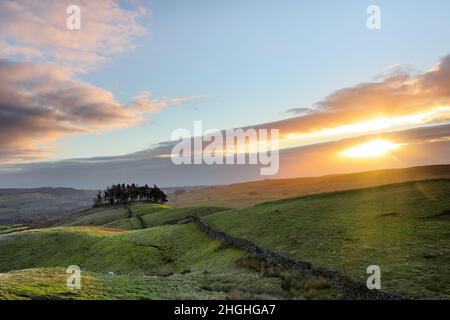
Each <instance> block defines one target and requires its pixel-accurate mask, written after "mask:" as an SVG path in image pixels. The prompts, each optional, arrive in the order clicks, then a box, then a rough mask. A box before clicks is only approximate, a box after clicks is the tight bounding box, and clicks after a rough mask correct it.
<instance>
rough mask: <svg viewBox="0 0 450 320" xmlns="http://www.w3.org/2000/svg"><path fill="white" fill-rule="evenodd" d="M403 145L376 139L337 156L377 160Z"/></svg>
mask: <svg viewBox="0 0 450 320" xmlns="http://www.w3.org/2000/svg"><path fill="white" fill-rule="evenodd" d="M404 145H405V144H403V143H393V142H391V141H387V140H382V139H377V140H373V141H370V142H367V143H363V144H360V145H357V146H354V147H352V148H350V149H347V150H344V151H341V152H340V153H339V154H340V155H342V156H344V157H348V158H378V157H383V156H386V155H387V154H389V153H390V152H391V151H394V150H397V149H399V148H401V147H402V146H404Z"/></svg>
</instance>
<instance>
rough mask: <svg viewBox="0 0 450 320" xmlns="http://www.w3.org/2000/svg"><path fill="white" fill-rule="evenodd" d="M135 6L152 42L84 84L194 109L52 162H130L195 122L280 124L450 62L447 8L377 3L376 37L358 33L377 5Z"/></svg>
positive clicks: (69, 143)
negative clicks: (397, 69) (394, 74)
mask: <svg viewBox="0 0 450 320" xmlns="http://www.w3.org/2000/svg"><path fill="white" fill-rule="evenodd" d="M143 4H144V5H145V6H146V7H147V8H148V14H147V15H146V16H145V17H143V18H142V19H141V23H142V24H143V25H145V26H146V27H147V29H148V32H147V34H146V35H145V36H144V37H142V38H139V39H138V40H137V41H136V44H137V48H136V49H135V50H134V51H132V52H128V53H125V54H123V55H118V56H115V57H114V58H113V59H111V60H110V61H108V63H107V65H106V66H105V67H102V68H100V69H98V70H95V71H94V72H92V73H89V74H87V75H83V77H82V78H83V79H85V80H87V81H89V82H92V83H94V84H95V85H97V86H99V87H102V88H105V89H107V90H109V91H111V92H113V93H114V94H115V95H116V96H117V97H118V98H119V99H120V100H121V101H124V102H126V101H129V100H130V99H131V98H132V97H133V96H135V95H136V94H138V93H139V92H140V91H142V90H150V91H151V92H152V93H153V94H154V95H155V96H180V95H181V96H183V95H186V96H202V98H199V99H198V100H194V101H191V102H189V103H187V104H186V105H183V106H176V107H172V108H168V109H166V110H164V111H162V112H161V113H160V114H157V115H152V121H153V124H149V125H144V126H138V127H135V128H127V129H119V130H114V131H109V132H104V133H101V134H99V135H95V136H94V137H92V136H72V137H68V138H64V139H62V140H61V142H60V144H59V145H60V147H61V148H62V150H63V153H62V154H59V155H58V157H60V158H67V157H69V158H71V157H86V156H96V155H115V154H123V153H128V152H133V151H138V150H141V149H145V148H147V147H149V146H150V145H151V144H154V143H157V142H160V141H165V140H169V139H170V134H171V132H172V131H173V130H174V129H176V128H179V127H182V128H191V127H192V123H193V121H194V120H203V121H204V122H205V124H206V125H207V126H208V127H213V128H220V129H224V128H231V127H239V126H243V125H252V124H256V123H264V122H270V121H276V120H280V119H283V118H287V117H289V116H291V115H289V114H287V113H286V110H287V109H289V108H292V107H296V106H310V105H312V104H313V103H315V102H317V101H320V100H322V99H324V98H325V97H326V96H327V95H328V94H330V93H332V92H333V91H335V90H337V89H340V88H343V87H348V86H352V85H355V84H358V83H361V82H367V81H371V80H373V78H374V77H375V76H377V75H378V74H380V72H381V71H382V70H383V69H384V68H385V67H387V66H390V65H393V64H402V65H409V64H410V67H411V68H414V69H417V70H421V71H424V70H426V69H428V68H431V67H432V66H433V65H434V64H435V62H436V61H437V60H438V59H439V58H440V57H443V56H445V55H446V54H448V53H449V52H450V45H449V44H448V42H447V41H445V39H448V34H449V30H450V3H449V2H448V1H431V2H425V1H376V4H377V5H378V6H379V7H380V8H381V14H382V28H381V30H377V31H374V30H368V29H367V28H366V19H367V16H368V15H367V14H366V8H367V6H368V5H370V4H374V2H373V1H356V0H352V1H348V0H347V1H339V2H337V1H333V2H332V1H283V3H280V2H277V1H226V2H218V1H193V2H187V1H172V0H169V1H149V2H144V3H143ZM424 48H425V49H426V50H424ZM203 96H204V97H203ZM118 145H120V148H118V147H117V146H118Z"/></svg>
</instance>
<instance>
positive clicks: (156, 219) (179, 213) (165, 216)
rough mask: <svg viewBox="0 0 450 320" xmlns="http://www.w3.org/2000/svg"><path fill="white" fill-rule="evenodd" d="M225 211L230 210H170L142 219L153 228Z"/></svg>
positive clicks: (196, 208)
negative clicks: (186, 218)
mask: <svg viewBox="0 0 450 320" xmlns="http://www.w3.org/2000/svg"><path fill="white" fill-rule="evenodd" d="M225 210H229V209H228V208H224V207H193V208H179V209H168V210H163V211H158V212H155V213H151V214H146V215H144V216H142V219H143V220H144V221H145V223H146V224H147V225H148V226H149V227H151V226H159V225H161V224H163V223H164V222H167V221H172V220H176V219H179V218H183V217H186V216H196V217H204V216H207V215H209V214H213V213H216V212H220V211H225Z"/></svg>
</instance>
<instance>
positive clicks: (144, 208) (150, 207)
mask: <svg viewBox="0 0 450 320" xmlns="http://www.w3.org/2000/svg"><path fill="white" fill-rule="evenodd" d="M170 208H171V207H170V206H166V205H164V204H151V203H138V204H133V205H131V206H130V209H131V210H132V211H133V213H134V214H136V215H138V216H141V215H146V214H151V213H155V212H160V211H162V210H167V209H170Z"/></svg>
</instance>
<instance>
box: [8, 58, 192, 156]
mask: <svg viewBox="0 0 450 320" xmlns="http://www.w3.org/2000/svg"><path fill="white" fill-rule="evenodd" d="M187 100H189V97H179V98H162V99H160V100H152V99H151V96H150V93H148V92H144V93H142V94H141V95H140V96H138V97H137V98H136V99H135V100H134V101H133V102H132V103H130V104H121V103H120V102H119V101H117V100H116V99H115V97H114V95H113V94H112V93H111V92H109V91H107V90H104V89H101V88H99V87H97V86H95V85H93V84H90V83H88V82H84V81H81V80H78V79H76V78H74V77H73V75H72V73H71V71H70V69H67V68H64V67H61V66H60V65H58V64H54V63H41V64H34V63H18V62H10V61H6V60H0V126H1V128H2V135H0V161H4V162H12V161H19V162H20V161H31V160H37V159H41V158H42V157H46V156H48V153H49V152H51V151H52V146H53V144H54V143H55V142H56V141H57V139H59V138H61V137H64V136H67V135H74V134H88V133H97V132H101V131H104V130H112V129H115V128H124V127H130V126H136V125H139V124H142V123H144V122H145V117H144V116H145V115H146V114H148V113H155V112H158V111H160V110H161V109H163V108H165V107H167V106H170V105H175V104H180V103H183V102H185V101H187Z"/></svg>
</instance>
